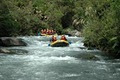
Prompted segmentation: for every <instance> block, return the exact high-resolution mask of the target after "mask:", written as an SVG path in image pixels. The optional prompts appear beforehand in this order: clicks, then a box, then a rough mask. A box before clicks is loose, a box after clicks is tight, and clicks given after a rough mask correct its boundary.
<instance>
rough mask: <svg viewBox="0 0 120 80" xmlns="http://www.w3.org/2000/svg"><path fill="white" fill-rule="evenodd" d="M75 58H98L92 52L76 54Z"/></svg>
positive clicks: (96, 59)
mask: <svg viewBox="0 0 120 80" xmlns="http://www.w3.org/2000/svg"><path fill="white" fill-rule="evenodd" d="M76 58H79V59H83V60H95V61H98V60H100V59H99V58H98V57H96V56H95V55H94V54H91V53H90V54H84V53H83V54H79V55H77V56H76Z"/></svg>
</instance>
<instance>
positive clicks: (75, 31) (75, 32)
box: [68, 30, 81, 37]
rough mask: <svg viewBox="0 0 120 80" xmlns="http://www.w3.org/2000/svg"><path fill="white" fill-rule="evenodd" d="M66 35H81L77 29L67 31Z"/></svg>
mask: <svg viewBox="0 0 120 80" xmlns="http://www.w3.org/2000/svg"><path fill="white" fill-rule="evenodd" d="M68 35H69V36H77V37H80V36H81V32H79V31H78V30H73V31H68Z"/></svg>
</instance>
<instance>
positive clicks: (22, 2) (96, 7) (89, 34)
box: [0, 0, 120, 57]
mask: <svg viewBox="0 0 120 80" xmlns="http://www.w3.org/2000/svg"><path fill="white" fill-rule="evenodd" d="M43 28H53V29H55V30H56V31H57V32H58V33H60V34H61V33H67V31H70V30H74V29H77V30H79V31H82V32H83V36H84V37H85V41H84V42H85V45H87V46H89V47H91V46H92V47H97V48H99V49H102V50H104V51H106V52H108V53H112V54H113V55H115V56H117V57H118V55H120V36H119V35H120V0H0V36H18V35H35V34H36V32H37V31H38V30H40V29H43Z"/></svg>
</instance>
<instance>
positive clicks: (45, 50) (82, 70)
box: [0, 36, 120, 80]
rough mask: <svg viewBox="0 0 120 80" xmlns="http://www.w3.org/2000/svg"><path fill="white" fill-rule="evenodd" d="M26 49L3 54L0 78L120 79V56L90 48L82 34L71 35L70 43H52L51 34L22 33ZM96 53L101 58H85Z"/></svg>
mask: <svg viewBox="0 0 120 80" xmlns="http://www.w3.org/2000/svg"><path fill="white" fill-rule="evenodd" d="M21 38H22V39H23V40H24V41H25V42H26V43H27V44H28V45H27V46H26V47H4V48H7V49H16V50H26V51H27V52H25V53H22V52H19V53H18V54H13V55H9V54H0V80H120V59H111V58H109V57H106V56H104V55H101V54H102V52H101V51H99V50H96V49H94V50H88V49H87V48H85V47H84V46H83V43H82V40H83V38H81V37H67V38H68V40H69V41H71V42H72V44H70V45H69V47H50V46H48V44H49V40H50V38H49V37H40V36H29V37H21ZM88 54H90V55H91V54H92V55H95V57H97V58H99V60H89V59H84V58H83V57H84V56H85V55H88Z"/></svg>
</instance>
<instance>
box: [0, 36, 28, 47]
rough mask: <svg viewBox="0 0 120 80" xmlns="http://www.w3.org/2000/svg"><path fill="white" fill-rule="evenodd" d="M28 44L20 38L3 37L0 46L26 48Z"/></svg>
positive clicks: (0, 39)
mask: <svg viewBox="0 0 120 80" xmlns="http://www.w3.org/2000/svg"><path fill="white" fill-rule="evenodd" d="M26 45H27V44H26V43H25V42H24V41H23V40H22V39H20V38H15V37H1V38H0V46H3V47H11V46H26Z"/></svg>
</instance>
